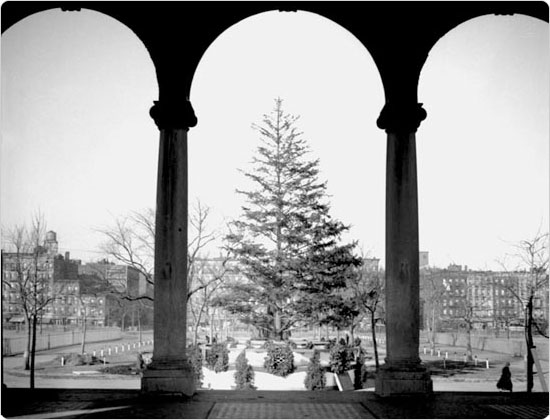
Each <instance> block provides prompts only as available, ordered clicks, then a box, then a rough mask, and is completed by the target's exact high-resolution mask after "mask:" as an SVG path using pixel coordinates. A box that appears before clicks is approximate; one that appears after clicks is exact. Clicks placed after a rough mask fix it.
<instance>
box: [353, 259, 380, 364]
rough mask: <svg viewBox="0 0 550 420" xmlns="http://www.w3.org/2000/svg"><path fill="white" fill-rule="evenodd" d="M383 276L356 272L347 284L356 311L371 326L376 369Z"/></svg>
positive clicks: (361, 271)
mask: <svg viewBox="0 0 550 420" xmlns="http://www.w3.org/2000/svg"><path fill="white" fill-rule="evenodd" d="M383 279H384V275H383V273H382V272H380V271H378V270H377V271H367V270H365V269H361V270H358V272H357V276H356V277H355V278H354V279H352V281H349V282H348V288H349V289H351V290H352V291H353V295H354V298H355V301H356V305H357V307H358V309H359V310H360V311H361V312H363V313H364V314H365V315H367V316H368V318H369V320H370V326H371V334H372V344H373V349H374V360H375V363H376V369H377V370H378V368H379V367H380V362H379V357H378V342H377V339H376V325H377V323H378V322H379V321H382V320H383V319H384V296H385V295H384V280H383Z"/></svg>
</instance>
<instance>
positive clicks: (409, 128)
mask: <svg viewBox="0 0 550 420" xmlns="http://www.w3.org/2000/svg"><path fill="white" fill-rule="evenodd" d="M427 115H428V114H427V113H426V110H425V109H424V108H422V104H421V103H407V104H403V103H392V102H387V103H386V104H385V105H384V108H382V111H381V112H380V116H379V117H378V119H377V120H376V125H377V126H378V128H380V129H382V130H386V132H392V133H397V132H405V133H414V132H416V130H417V129H418V127H420V123H421V122H422V121H424V120H425V119H426V116H427Z"/></svg>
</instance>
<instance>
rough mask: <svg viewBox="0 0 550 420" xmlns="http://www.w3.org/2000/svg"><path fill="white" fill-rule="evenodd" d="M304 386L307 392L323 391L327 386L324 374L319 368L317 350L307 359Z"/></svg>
mask: <svg viewBox="0 0 550 420" xmlns="http://www.w3.org/2000/svg"><path fill="white" fill-rule="evenodd" d="M304 385H305V386H306V389H307V390H308V391H319V390H322V389H325V386H326V385H327V380H326V378H325V372H324V370H323V368H322V367H321V354H320V353H319V350H315V351H314V352H313V357H312V358H311V359H309V365H308V367H307V373H306V379H305V381H304Z"/></svg>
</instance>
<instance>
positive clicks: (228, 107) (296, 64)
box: [189, 12, 386, 389]
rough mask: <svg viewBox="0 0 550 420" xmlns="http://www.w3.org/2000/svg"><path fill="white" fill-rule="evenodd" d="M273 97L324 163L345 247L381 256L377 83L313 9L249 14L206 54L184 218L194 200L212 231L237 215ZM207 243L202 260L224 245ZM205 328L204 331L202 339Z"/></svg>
mask: <svg viewBox="0 0 550 420" xmlns="http://www.w3.org/2000/svg"><path fill="white" fill-rule="evenodd" d="M277 97H281V98H282V99H283V100H284V102H283V107H284V110H285V112H288V113H291V114H294V115H300V116H301V118H300V119H299V120H298V122H297V127H298V129H299V131H301V132H303V133H304V136H303V137H304V138H305V139H306V140H307V142H308V145H309V146H310V148H311V151H312V153H311V157H312V158H319V159H320V169H321V174H320V176H319V179H320V180H327V181H328V193H329V195H330V202H331V205H332V208H331V210H332V211H331V215H333V217H335V218H336V219H338V220H341V221H342V222H344V223H346V224H351V225H352V226H351V229H350V231H349V233H347V234H346V236H345V238H344V239H343V241H344V242H346V241H351V240H355V239H357V240H359V243H360V244H359V247H360V248H362V249H363V250H364V253H365V257H371V258H378V259H380V260H383V258H384V223H383V220H384V193H385V190H384V181H383V180H384V179H385V166H384V162H385V147H386V144H385V135H384V133H383V132H382V131H380V130H379V129H378V128H377V127H376V118H377V117H378V115H379V112H380V109H381V108H382V106H383V104H384V97H383V89H382V85H381V79H380V76H379V74H378V71H377V69H376V66H375V64H374V62H373V60H372V58H371V57H370V55H369V54H368V53H367V51H366V49H365V47H364V46H363V45H362V44H361V43H360V42H359V41H358V40H357V39H356V38H355V37H353V36H352V35H351V34H350V33H349V32H348V31H346V30H345V29H344V28H342V27H341V26H339V25H336V24H335V23H334V22H332V21H330V20H328V19H326V18H324V17H321V16H319V15H317V14H313V13H309V12H297V13H280V12H265V13H261V14H258V15H255V16H252V17H250V18H247V19H245V20H243V21H241V22H239V23H238V24H236V25H234V26H232V27H231V28H229V29H227V30H226V31H225V32H223V33H222V34H221V35H220V36H219V37H218V38H217V39H216V40H215V41H214V43H213V44H212V45H211V46H210V47H209V48H208V50H207V51H206V52H205V54H204V55H203V57H202V60H201V62H200V63H199V65H198V67H197V69H196V72H195V76H194V79H193V84H192V89H191V96H190V100H191V102H192V104H193V108H194V110H195V112H196V114H197V117H198V120H199V123H198V125H197V126H196V127H194V128H192V129H190V131H189V198H190V212H192V210H191V207H192V206H193V204H194V200H195V199H196V198H198V199H200V201H201V202H202V203H203V204H206V205H208V206H209V207H210V208H211V210H212V211H211V213H210V215H209V217H210V220H209V226H210V227H211V228H222V229H223V228H224V226H225V222H226V221H229V220H232V219H233V220H234V219H237V218H238V217H239V216H240V215H241V206H242V205H243V204H244V201H243V197H242V196H239V195H238V194H236V192H235V189H236V188H239V189H245V190H246V189H247V188H248V187H250V184H248V183H247V180H246V177H244V176H243V175H242V174H241V173H240V172H239V171H238V170H239V169H242V170H249V169H250V165H249V162H250V161H251V159H252V157H253V156H254V155H255V154H256V148H257V147H258V145H259V140H258V133H257V132H255V131H254V130H253V129H251V124H253V123H259V122H261V118H262V115H263V114H269V113H270V112H271V111H272V109H273V105H274V102H273V101H274V99H275V98H277ZM213 245H215V246H213V247H211V248H210V249H207V250H205V251H204V253H205V256H206V255H209V256H210V257H213V256H218V255H220V249H219V248H218V247H219V246H220V245H222V242H221V241H217V242H215V243H213ZM358 250H359V249H358ZM189 316H190V317H192V315H189ZM207 321H208V318H207ZM205 324H207V323H205ZM211 331H212V330H211V329H210V328H209V327H208V326H206V329H205V331H204V332H203V333H202V337H204V335H209V336H211ZM214 331H215V329H214ZM331 334H332V336H336V332H331ZM218 336H221V334H218ZM315 336H317V333H315ZM322 336H325V337H326V336H327V333H326V332H324V330H323V332H322ZM342 336H344V334H342ZM318 338H320V337H318ZM365 345H366V344H365ZM230 382H231V383H229V384H226V385H227V389H229V387H230V386H231V385H234V384H233V379H232V378H230ZM212 386H213V387H216V386H223V384H222V383H220V381H216V382H214V381H212ZM300 386H302V387H303V380H302V381H301V383H300Z"/></svg>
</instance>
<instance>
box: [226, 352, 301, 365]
mask: <svg viewBox="0 0 550 420" xmlns="http://www.w3.org/2000/svg"><path fill="white" fill-rule="evenodd" d="M241 352H242V350H234V349H231V351H230V352H229V364H234V363H235V360H236V359H237V357H238V356H239V354H240V353H241ZM293 354H294V366H296V367H298V366H307V365H308V363H309V358H308V357H305V356H304V355H303V354H300V353H294V352H293ZM266 355H267V352H256V351H254V350H246V358H247V359H248V364H249V365H250V366H252V367H263V365H264V360H265V357H266Z"/></svg>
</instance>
